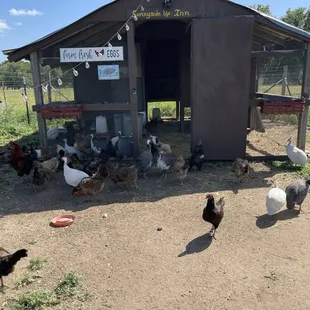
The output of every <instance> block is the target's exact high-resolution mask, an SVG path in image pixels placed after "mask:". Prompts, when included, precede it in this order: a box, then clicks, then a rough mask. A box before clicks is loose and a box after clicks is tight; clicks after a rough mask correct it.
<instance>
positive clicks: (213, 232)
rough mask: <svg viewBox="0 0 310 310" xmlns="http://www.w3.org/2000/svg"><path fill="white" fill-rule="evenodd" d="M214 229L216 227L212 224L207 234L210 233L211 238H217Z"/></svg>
mask: <svg viewBox="0 0 310 310" xmlns="http://www.w3.org/2000/svg"><path fill="white" fill-rule="evenodd" d="M215 231H216V229H215V228H214V226H212V228H211V230H210V231H209V234H210V236H211V238H214V239H215V240H217V239H216V238H215Z"/></svg>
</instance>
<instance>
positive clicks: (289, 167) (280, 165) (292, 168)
mask: <svg viewBox="0 0 310 310" xmlns="http://www.w3.org/2000/svg"><path fill="white" fill-rule="evenodd" d="M270 166H271V167H273V168H276V169H281V170H284V171H287V172H295V173H297V174H298V175H299V176H300V177H303V178H306V177H308V176H309V175H310V166H309V164H307V166H306V167H301V166H299V165H295V164H293V163H292V162H289V161H283V162H282V161H272V162H270Z"/></svg>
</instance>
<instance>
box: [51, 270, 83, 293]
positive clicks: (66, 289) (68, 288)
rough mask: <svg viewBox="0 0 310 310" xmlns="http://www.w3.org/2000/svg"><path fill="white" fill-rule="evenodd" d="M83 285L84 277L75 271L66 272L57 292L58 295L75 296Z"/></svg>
mask: <svg viewBox="0 0 310 310" xmlns="http://www.w3.org/2000/svg"><path fill="white" fill-rule="evenodd" d="M81 286H82V278H81V277H79V276H77V275H75V274H74V273H73V272H69V273H68V274H66V275H65V276H64V277H63V278H62V280H61V282H60V283H59V284H58V285H57V287H56V288H55V293H56V294H57V295H58V296H60V295H61V296H63V297H73V296H75V295H76V294H77V292H78V290H79V289H80V288H81Z"/></svg>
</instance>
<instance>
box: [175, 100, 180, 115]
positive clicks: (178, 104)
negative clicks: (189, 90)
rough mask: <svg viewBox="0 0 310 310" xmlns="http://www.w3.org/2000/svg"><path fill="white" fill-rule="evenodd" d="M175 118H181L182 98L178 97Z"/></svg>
mask: <svg viewBox="0 0 310 310" xmlns="http://www.w3.org/2000/svg"><path fill="white" fill-rule="evenodd" d="M175 118H176V119H177V120H178V119H179V118H180V100H179V98H177V101H176V103H175Z"/></svg>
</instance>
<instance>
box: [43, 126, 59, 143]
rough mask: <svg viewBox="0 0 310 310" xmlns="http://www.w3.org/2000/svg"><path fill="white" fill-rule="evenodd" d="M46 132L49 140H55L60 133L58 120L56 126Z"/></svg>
mask: <svg viewBox="0 0 310 310" xmlns="http://www.w3.org/2000/svg"><path fill="white" fill-rule="evenodd" d="M46 134H47V139H48V140H55V139H56V138H57V137H58V135H59V128H58V122H57V123H56V127H53V128H50V129H49V130H48V131H47V133H46Z"/></svg>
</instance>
